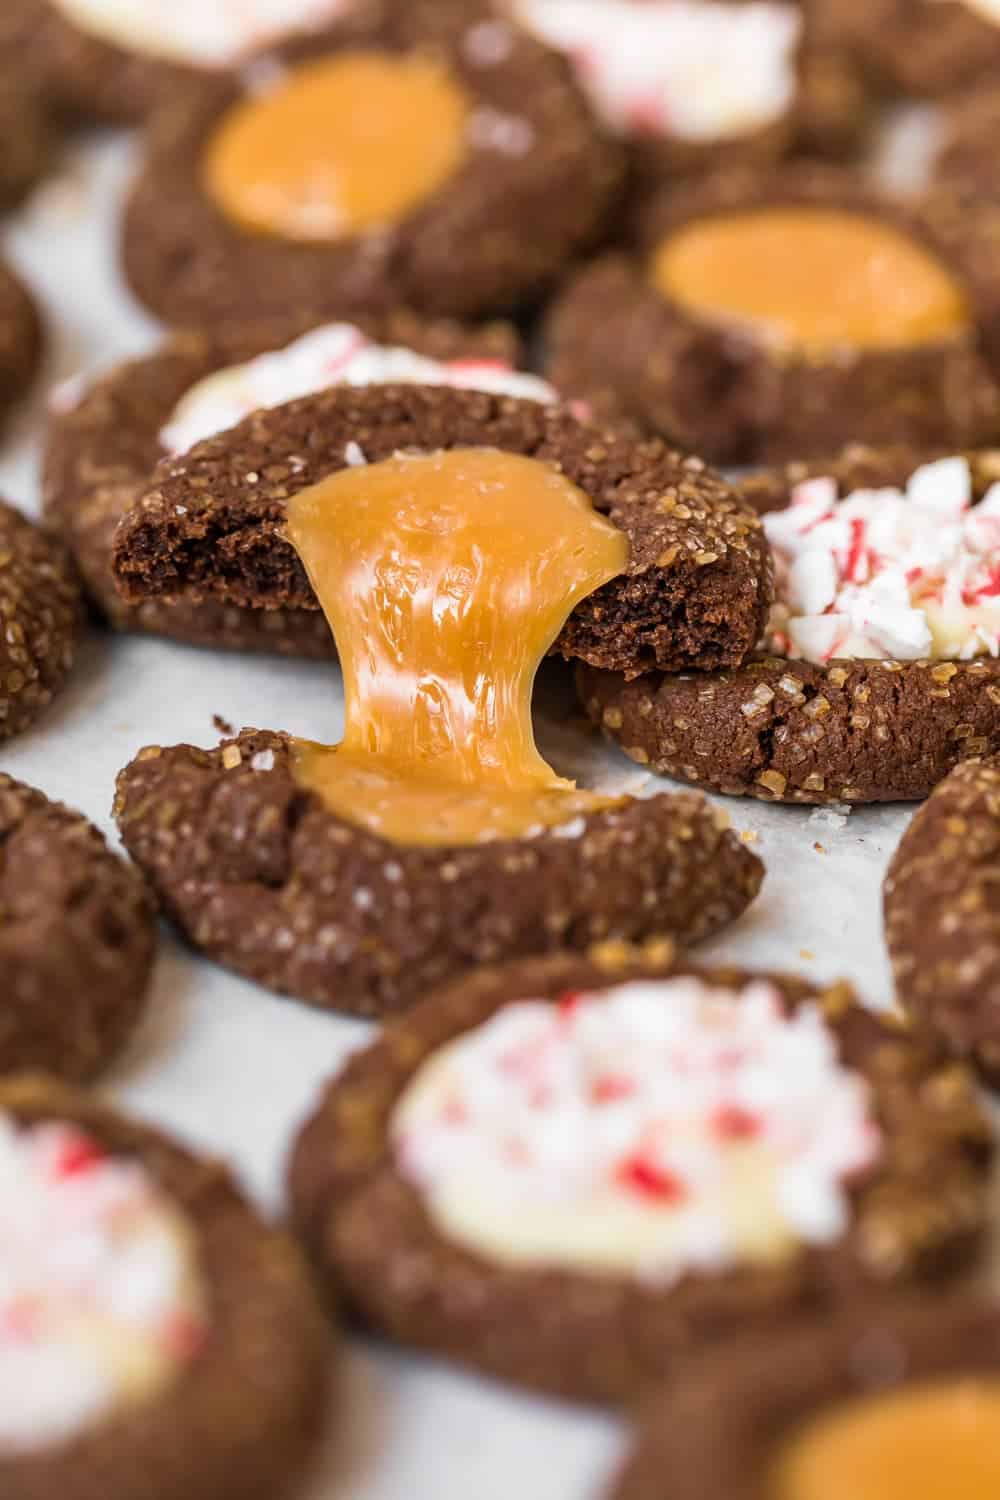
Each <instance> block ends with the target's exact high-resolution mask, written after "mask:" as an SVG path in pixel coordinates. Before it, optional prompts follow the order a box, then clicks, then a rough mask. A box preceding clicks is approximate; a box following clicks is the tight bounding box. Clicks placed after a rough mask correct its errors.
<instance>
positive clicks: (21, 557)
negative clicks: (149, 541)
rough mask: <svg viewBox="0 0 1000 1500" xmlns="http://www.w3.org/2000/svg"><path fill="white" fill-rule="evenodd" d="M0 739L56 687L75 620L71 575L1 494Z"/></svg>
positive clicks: (22, 725) (54, 546)
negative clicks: (1, 626) (0, 623)
mask: <svg viewBox="0 0 1000 1500" xmlns="http://www.w3.org/2000/svg"><path fill="white" fill-rule="evenodd" d="M0 616H2V618H3V620H4V630H3V634H2V635H0V741H3V740H5V739H10V738H11V737H12V736H13V735H15V734H20V732H21V730H22V729H27V727H28V725H29V724H31V723H32V722H33V721H34V720H35V719H36V718H37V716H38V714H39V713H40V712H41V710H42V709H43V708H45V707H46V705H47V704H48V703H50V702H51V700H52V697H53V695H54V694H55V693H57V692H58V690H59V689H60V688H61V687H62V684H63V681H64V679H65V677H66V674H67V673H68V671H69V669H70V667H71V666H72V665H73V657H74V655H75V651H76V637H77V634H78V632H79V628H80V623H81V608H80V589H79V585H78V583H77V580H76V575H75V573H74V571H73V568H72V566H71V564H70V561H69V558H68V557H67V556H66V555H65V553H64V552H63V550H62V548H61V547H60V546H59V545H58V543H56V542H54V541H52V540H51V539H50V538H49V537H47V536H46V535H45V534H44V532H41V531H39V530H38V528H37V526H33V525H32V523H31V522H30V521H29V520H28V518H27V517H26V516H22V515H21V512H20V511H18V510H14V509H13V507H12V506H9V505H5V504H4V503H3V502H2V501H0Z"/></svg>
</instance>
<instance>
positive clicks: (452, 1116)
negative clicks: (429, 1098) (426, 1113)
mask: <svg viewBox="0 0 1000 1500" xmlns="http://www.w3.org/2000/svg"><path fill="white" fill-rule="evenodd" d="M468 1118H469V1110H468V1106H467V1105H466V1103H465V1100H464V1099H463V1098H462V1097H461V1095H460V1094H449V1095H448V1097H447V1099H446V1100H445V1101H444V1105H443V1106H442V1109H441V1119H442V1120H443V1122H444V1123H445V1125H464V1124H465V1123H466V1121H467V1120H468Z"/></svg>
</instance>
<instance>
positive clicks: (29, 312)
mask: <svg viewBox="0 0 1000 1500" xmlns="http://www.w3.org/2000/svg"><path fill="white" fill-rule="evenodd" d="M41 357H42V323H41V319H40V317H39V315H38V309H37V308H36V307H35V304H34V302H33V300H32V298H31V296H30V295H29V293H28V291H27V289H26V287H25V286H24V285H23V284H22V282H21V281H20V279H19V278H18V277H17V276H15V275H14V272H13V271H11V270H10V268H9V267H8V266H6V265H5V264H4V263H3V262H2V261H0V420H2V418H3V417H5V416H6V414H7V412H8V411H9V409H10V408H11V407H12V406H14V405H16V403H17V402H18V401H20V400H22V399H23V397H24V395H25V392H26V391H27V388H28V386H29V385H30V384H31V382H32V380H33V379H34V377H35V374H36V372H37V370H38V366H39V363H40V361H41Z"/></svg>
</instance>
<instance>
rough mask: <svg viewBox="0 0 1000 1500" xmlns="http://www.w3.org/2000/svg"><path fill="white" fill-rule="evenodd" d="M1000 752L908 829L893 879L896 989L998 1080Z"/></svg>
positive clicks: (953, 783)
mask: <svg viewBox="0 0 1000 1500" xmlns="http://www.w3.org/2000/svg"><path fill="white" fill-rule="evenodd" d="M998 871H1000V760H998V758H997V757H996V756H994V757H993V758H992V759H985V760H973V761H969V762H968V763H967V764H965V765H962V766H959V767H958V768H957V769H956V770H954V771H953V772H952V773H951V775H950V776H949V777H948V778H947V780H945V781H943V782H942V783H941V785H940V786H939V787H938V789H937V791H936V792H935V793H934V795H933V796H932V797H930V798H929V799H928V801H927V803H926V804H925V806H924V807H922V808H921V809H920V811H919V812H918V813H917V815H916V817H915V818H914V819H913V822H912V823H911V824H910V826H909V828H907V830H906V832H905V833H904V835H903V838H902V841H901V842H900V845H899V848H898V849H897V850H896V853H895V855H894V857H893V861H892V864H891V865H890V866H889V872H888V874H887V876H886V880H885V889H884V897H885V935H886V942H887V944H888V947H889V954H890V957H891V958H892V963H893V973H894V976H895V980H896V993H897V995H898V996H899V999H900V1002H901V1004H902V1005H904V1006H905V1007H906V1009H907V1010H908V1011H909V1012H910V1013H911V1014H913V1015H915V1016H919V1017H920V1018H921V1019H922V1020H923V1021H924V1022H925V1023H926V1024H927V1025H928V1026H932V1027H933V1028H934V1029H935V1030H936V1031H938V1032H939V1033H940V1035H941V1036H943V1037H944V1038H945V1040H946V1041H947V1042H948V1044H949V1046H951V1047H952V1048H953V1050H954V1051H955V1052H956V1053H957V1054H958V1055H959V1056H960V1057H970V1058H972V1059H973V1060H974V1061H975V1062H976V1063H978V1065H979V1066H980V1067H981V1068H982V1069H983V1071H984V1072H985V1073H986V1074H987V1075H988V1076H989V1077H990V1078H991V1079H993V1080H994V1081H995V1080H997V1079H1000V893H998Z"/></svg>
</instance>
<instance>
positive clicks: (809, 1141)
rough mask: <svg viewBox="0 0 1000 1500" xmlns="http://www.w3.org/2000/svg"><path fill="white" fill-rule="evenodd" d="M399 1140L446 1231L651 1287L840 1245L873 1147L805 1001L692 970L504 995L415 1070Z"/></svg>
mask: <svg viewBox="0 0 1000 1500" xmlns="http://www.w3.org/2000/svg"><path fill="white" fill-rule="evenodd" d="M391 1135H392V1142H393V1146H394V1149H395V1152H396V1159H397V1164H398V1167H399V1170H400V1171H401V1172H402V1174H403V1175H404V1176H405V1177H406V1178H408V1179H409V1180H410V1181H411V1182H412V1183H413V1184H414V1185H415V1186H416V1187H417V1188H418V1190H419V1192H420V1194H421V1196H422V1199H423V1201H424V1203H425V1205H426V1208H427V1210H428V1212H429V1214H430V1216H431V1218H432V1219H433V1221H434V1223H435V1224H436V1226H437V1227H438V1228H439V1229H440V1231H441V1233H442V1234H443V1235H444V1236H445V1237H446V1238H447V1239H449V1240H452V1241H454V1242H457V1243H459V1244H461V1245H464V1246H466V1247H467V1248H470V1249H472V1250H475V1251H477V1252H479V1253H480V1254H482V1255H483V1256H485V1257H487V1258H488V1259H490V1260H492V1261H494V1262H501V1263H506V1264H511V1265H516V1266H528V1265H530V1266H549V1267H559V1268H565V1269H573V1270H579V1271H589V1272H605V1273H619V1274H625V1275H632V1276H635V1277H637V1278H641V1279H643V1280H648V1281H651V1282H654V1283H660V1284H669V1283H671V1282H673V1281H675V1280H676V1279H678V1278H679V1277H681V1276H683V1275H684V1274H685V1273H686V1272H690V1271H717V1270H722V1269H724V1268H726V1267H728V1266H733V1265H738V1264H741V1263H745V1262H756V1263H760V1262H772V1261H777V1260H781V1259H783V1258H785V1257H786V1256H788V1255H790V1254H792V1253H794V1251H795V1249H796V1247H797V1246H799V1245H802V1244H812V1245H828V1244H831V1243H833V1242H835V1241H836V1240H837V1239H839V1238H840V1236H841V1235H843V1233H844V1231H845V1230H846V1228H847V1227H848V1221H849V1202H848V1197H847V1192H846V1188H845V1182H846V1179H847V1178H848V1177H849V1176H850V1175H851V1174H853V1173H856V1172H858V1171H860V1170H862V1169H864V1168H865V1167H867V1166H869V1165H870V1164H871V1163H872V1161H873V1160H874V1159H875V1157H876V1155H877V1153H878V1150H879V1139H878V1133H877V1130H876V1128H875V1126H874V1124H873V1123H872V1121H871V1119H870V1116H869V1107H868V1091H867V1086H866V1084H865V1083H864V1081H863V1080H862V1079H860V1078H859V1077H858V1076H856V1075H855V1074H853V1073H851V1072H849V1071H847V1070H846V1069H845V1068H843V1067H842V1066H841V1064H840V1062H839V1060H838V1056H837V1049H836V1045H835V1042H834V1039H833V1037H832V1035H831V1033H830V1031H829V1029H828V1028H827V1026H826V1023H825V1022H824V1020H823V1018H822V1016H821V1014H820V1012H819V1011H818V1010H817V1009H816V1008H815V1007H814V1006H812V1005H806V1006H804V1007H803V1008H802V1009H800V1010H799V1011H798V1012H797V1013H796V1014H795V1015H793V1016H788V1015H786V1013H785V1010H784V1006H783V1004H782V1000H781V997H780V995H779V994H778V992H777V991H776V990H775V989H774V988H773V987H772V986H771V985H769V984H766V983H763V982H755V983H752V984H750V985H748V986H747V987H746V988H745V989H744V990H743V992H742V993H741V994H735V993H733V992H731V991H726V990H718V989H713V988H710V987H708V986H707V985H705V984H703V983H701V982H700V981H698V980H695V979H689V978H677V979H667V980H660V981H643V982H637V983H632V984H626V985H622V986H620V987H618V988H616V989H613V990H610V991H608V992H606V993H604V994H594V995H590V994H583V995H573V996H569V997H567V998H566V999H565V1000H564V1001H563V1002H561V1003H560V1004H551V1003H547V1002H542V1001H533V1000H524V1001H521V1002H517V1003H514V1004H510V1005H506V1006H504V1007H503V1008H502V1009H501V1010H499V1011H498V1012H497V1014H496V1015H495V1016H494V1017H493V1018H492V1019H491V1020H490V1021H488V1022H487V1023H486V1024H485V1025H483V1026H480V1027H478V1028H476V1029H475V1030H473V1031H470V1032H468V1033H466V1034H465V1035H463V1036H461V1037H459V1038H458V1039H457V1040H456V1041H454V1042H452V1043H451V1044H450V1045H448V1046H446V1047H444V1048H442V1049H441V1050H440V1051H439V1052H436V1053H435V1054H434V1055H433V1056H431V1057H430V1058H429V1060H428V1061H427V1062H425V1063H424V1065H423V1066H422V1067H421V1068H420V1069H419V1070H418V1072H417V1073H416V1075H415V1077H414V1078H413V1080H412V1082H411V1084H410V1086H409V1087H408V1089H407V1090H406V1092H405V1094H404V1095H403V1097H402V1099H401V1100H400V1102H399V1104H398V1106H397V1108H396V1110H395V1113H394V1116H393V1119H392V1124H391Z"/></svg>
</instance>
